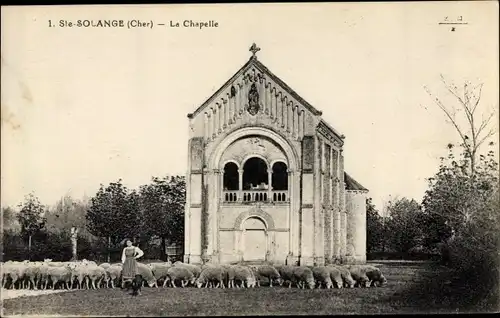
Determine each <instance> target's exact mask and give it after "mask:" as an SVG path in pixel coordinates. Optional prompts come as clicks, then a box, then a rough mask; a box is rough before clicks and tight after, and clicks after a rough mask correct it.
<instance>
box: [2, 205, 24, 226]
mask: <svg viewBox="0 0 500 318" xmlns="http://www.w3.org/2000/svg"><path fill="white" fill-rule="evenodd" d="M2 219H3V228H2V229H3V230H20V228H21V226H20V224H19V222H18V220H17V213H16V211H15V210H14V209H13V208H12V207H10V206H7V207H2Z"/></svg>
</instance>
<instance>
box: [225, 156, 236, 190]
mask: <svg viewBox="0 0 500 318" xmlns="http://www.w3.org/2000/svg"><path fill="white" fill-rule="evenodd" d="M239 177H240V175H239V173H238V166H237V165H236V164H235V163H234V162H228V163H226V165H225V166H224V190H225V191H234V190H238V187H239Z"/></svg>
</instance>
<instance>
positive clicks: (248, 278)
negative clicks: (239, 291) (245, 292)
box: [231, 265, 255, 288]
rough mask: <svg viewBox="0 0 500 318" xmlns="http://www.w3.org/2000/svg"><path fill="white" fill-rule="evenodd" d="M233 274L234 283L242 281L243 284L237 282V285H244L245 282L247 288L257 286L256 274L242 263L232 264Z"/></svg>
mask: <svg viewBox="0 0 500 318" xmlns="http://www.w3.org/2000/svg"><path fill="white" fill-rule="evenodd" d="M231 274H233V284H234V282H241V285H240V286H238V284H236V287H238V288H239V287H244V286H245V284H246V287H247V288H250V287H255V276H254V275H253V273H252V271H251V270H250V268H248V267H246V266H241V265H235V266H231ZM233 286H234V285H233Z"/></svg>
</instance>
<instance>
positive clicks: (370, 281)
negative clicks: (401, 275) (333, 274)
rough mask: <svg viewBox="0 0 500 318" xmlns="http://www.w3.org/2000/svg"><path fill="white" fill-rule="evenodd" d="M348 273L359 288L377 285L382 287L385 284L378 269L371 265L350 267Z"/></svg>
mask: <svg viewBox="0 0 500 318" xmlns="http://www.w3.org/2000/svg"><path fill="white" fill-rule="evenodd" d="M349 271H350V273H351V276H352V278H353V279H354V280H355V281H356V283H357V285H358V286H360V287H370V286H373V287H375V286H376V284H377V283H378V284H381V285H384V284H385V283H386V282H387V279H386V278H385V277H384V275H382V272H381V271H380V269H378V268H377V267H375V266H372V265H350V266H349Z"/></svg>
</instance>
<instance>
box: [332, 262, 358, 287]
mask: <svg viewBox="0 0 500 318" xmlns="http://www.w3.org/2000/svg"><path fill="white" fill-rule="evenodd" d="M328 267H333V268H336V269H338V270H339V271H340V275H341V277H342V281H343V284H344V286H345V287H348V288H353V287H354V285H355V284H356V281H355V280H354V279H353V278H352V276H351V272H350V271H349V268H348V267H346V266H342V265H334V264H330V265H328Z"/></svg>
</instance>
